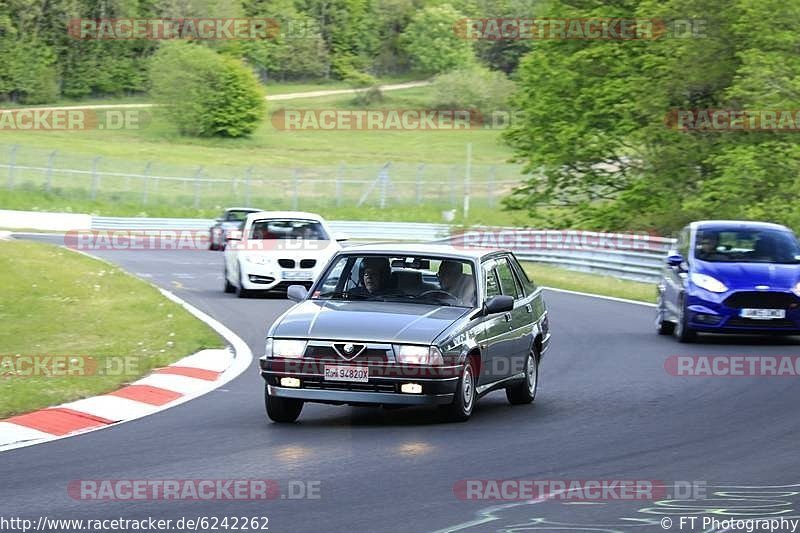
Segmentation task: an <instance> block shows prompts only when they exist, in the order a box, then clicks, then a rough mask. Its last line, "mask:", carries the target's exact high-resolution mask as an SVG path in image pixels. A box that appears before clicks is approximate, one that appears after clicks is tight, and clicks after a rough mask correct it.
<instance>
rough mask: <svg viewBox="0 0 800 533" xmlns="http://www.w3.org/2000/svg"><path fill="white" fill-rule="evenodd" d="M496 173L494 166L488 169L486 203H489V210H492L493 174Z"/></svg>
mask: <svg viewBox="0 0 800 533" xmlns="http://www.w3.org/2000/svg"><path fill="white" fill-rule="evenodd" d="M496 171H497V167H495V166H494V165H492V166H491V168H490V169H489V184H488V186H487V187H488V189H487V191H486V192H487V193H488V194H487V197H486V201H487V202H488V203H489V209H492V208H494V174H495V172H496Z"/></svg>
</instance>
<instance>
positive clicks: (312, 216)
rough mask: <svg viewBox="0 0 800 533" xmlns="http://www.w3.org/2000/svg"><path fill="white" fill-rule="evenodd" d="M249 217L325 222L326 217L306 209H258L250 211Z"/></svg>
mask: <svg viewBox="0 0 800 533" xmlns="http://www.w3.org/2000/svg"><path fill="white" fill-rule="evenodd" d="M247 218H248V219H250V218H252V219H266V218H285V219H293V218H296V219H298V220H316V221H317V222H325V219H324V218H322V216H320V215H318V214H316V213H306V212H304V211H258V212H256V213H250V214H249V215H247Z"/></svg>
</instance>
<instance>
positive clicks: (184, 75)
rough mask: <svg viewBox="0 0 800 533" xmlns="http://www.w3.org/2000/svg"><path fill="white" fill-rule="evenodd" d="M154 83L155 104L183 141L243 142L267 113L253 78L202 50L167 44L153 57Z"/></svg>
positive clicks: (230, 62) (232, 61)
mask: <svg viewBox="0 0 800 533" xmlns="http://www.w3.org/2000/svg"><path fill="white" fill-rule="evenodd" d="M150 79H151V82H152V94H153V97H154V98H155V99H156V102H157V103H159V104H161V105H162V106H163V108H162V109H163V110H164V112H165V113H166V115H167V117H168V118H169V119H170V121H171V122H172V123H173V124H174V125H175V126H176V127H177V128H178V130H179V131H180V132H181V133H183V134H184V135H192V136H197V137H210V136H220V137H241V136H243V135H248V134H250V133H252V132H253V131H254V130H255V129H256V127H258V125H259V123H260V122H261V121H262V119H263V117H264V114H265V112H266V102H265V101H264V95H263V93H262V91H261V88H260V86H259V84H258V81H257V80H256V79H255V77H254V76H253V74H252V72H250V70H249V69H248V68H247V67H245V66H244V65H243V64H242V63H241V62H240V61H238V60H236V59H233V58H230V57H226V56H223V55H220V54H218V53H217V52H215V51H213V50H211V49H209V48H206V47H204V46H199V45H194V44H187V43H180V42H179V43H165V44H164V45H162V46H161V48H160V49H159V51H158V52H157V53H156V54H155V56H153V59H152V64H151V68H150Z"/></svg>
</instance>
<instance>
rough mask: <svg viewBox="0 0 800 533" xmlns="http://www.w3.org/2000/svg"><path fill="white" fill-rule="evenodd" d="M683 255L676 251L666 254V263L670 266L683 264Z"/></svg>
mask: <svg viewBox="0 0 800 533" xmlns="http://www.w3.org/2000/svg"><path fill="white" fill-rule="evenodd" d="M683 261H684V259H683V256H682V255H681V254H679V253H677V252H675V253H672V254H669V255H668V256H667V264H668V265H669V266H672V267H679V266H681V264H683Z"/></svg>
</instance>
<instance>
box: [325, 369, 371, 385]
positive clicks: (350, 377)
mask: <svg viewBox="0 0 800 533" xmlns="http://www.w3.org/2000/svg"><path fill="white" fill-rule="evenodd" d="M325 379H326V380H327V381H355V382H357V383H367V382H368V381H369V367H366V366H343V365H335V366H332V365H325Z"/></svg>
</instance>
